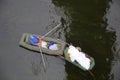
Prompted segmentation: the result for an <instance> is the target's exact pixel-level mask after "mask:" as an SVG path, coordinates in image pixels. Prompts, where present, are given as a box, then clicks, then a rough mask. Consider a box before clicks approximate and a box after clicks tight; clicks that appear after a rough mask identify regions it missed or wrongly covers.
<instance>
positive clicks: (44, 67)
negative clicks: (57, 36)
mask: <svg viewBox="0 0 120 80" xmlns="http://www.w3.org/2000/svg"><path fill="white" fill-rule="evenodd" d="M60 25H61V23H60V24H58V25H57V26H56V27H54V28H53V29H52V30H50V31H49V32H47V33H46V34H44V35H43V36H42V37H41V39H43V38H44V37H45V36H47V35H48V34H50V33H51V32H52V31H53V30H55V29H56V28H58V27H59V26H60ZM38 47H39V50H40V53H41V57H42V62H43V65H44V69H46V65H45V60H44V56H43V54H42V50H41V47H40V46H38Z"/></svg>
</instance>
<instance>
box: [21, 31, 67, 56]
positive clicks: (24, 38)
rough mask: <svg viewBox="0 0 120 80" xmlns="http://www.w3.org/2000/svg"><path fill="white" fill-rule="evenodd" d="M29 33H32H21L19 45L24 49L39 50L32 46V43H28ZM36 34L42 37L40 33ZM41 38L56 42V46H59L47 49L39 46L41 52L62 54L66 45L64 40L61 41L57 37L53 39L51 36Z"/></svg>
mask: <svg viewBox="0 0 120 80" xmlns="http://www.w3.org/2000/svg"><path fill="white" fill-rule="evenodd" d="M30 35H32V34H29V33H24V34H23V35H22V38H21V40H20V42H19V45H20V46H21V47H24V48H26V49H29V50H32V51H36V52H40V50H39V47H38V46H34V45H31V44H30V43H29V37H30ZM37 36H39V37H42V36H41V35H37ZM43 39H44V40H46V41H47V42H50V41H53V42H55V43H57V44H58V46H59V47H60V50H49V49H46V48H41V50H42V52H43V53H45V54H50V55H63V51H64V48H65V45H66V44H65V42H64V41H61V40H58V39H53V38H50V37H44V38H43Z"/></svg>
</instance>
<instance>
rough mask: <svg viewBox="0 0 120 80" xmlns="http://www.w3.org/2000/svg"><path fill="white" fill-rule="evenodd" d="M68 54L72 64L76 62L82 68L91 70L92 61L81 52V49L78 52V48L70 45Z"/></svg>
mask: <svg viewBox="0 0 120 80" xmlns="http://www.w3.org/2000/svg"><path fill="white" fill-rule="evenodd" d="M67 54H68V57H69V58H70V60H71V61H72V62H75V61H76V62H77V63H78V64H80V65H81V66H82V67H84V68H86V69H89V67H90V62H91V60H90V58H88V57H86V54H85V53H83V52H81V49H80V50H78V48H76V47H74V46H72V45H70V46H69V48H68V52H67Z"/></svg>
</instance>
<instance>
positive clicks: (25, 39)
mask: <svg viewBox="0 0 120 80" xmlns="http://www.w3.org/2000/svg"><path fill="white" fill-rule="evenodd" d="M31 35H33V34H29V33H23V35H22V38H21V40H20V42H19V45H20V46H21V47H24V48H26V49H28V50H31V51H35V52H40V50H39V49H40V48H39V47H38V46H34V45H31V44H30V43H29V37H30V36H31ZM37 36H39V37H42V36H41V35H37ZM43 39H44V40H45V41H47V42H50V41H53V42H55V43H57V44H58V46H59V47H60V49H59V50H50V49H47V48H42V47H41V50H42V52H43V53H45V54H49V55H56V56H62V57H63V58H64V59H65V60H66V61H68V62H70V63H72V64H73V65H75V66H77V67H78V68H80V69H82V70H84V71H87V70H91V69H92V68H93V67H94V65H95V61H94V58H92V57H90V60H91V63H90V67H89V69H85V68H84V67H83V66H81V65H80V64H78V63H77V62H72V61H71V59H70V58H69V57H68V56H67V51H68V47H69V46H68V44H67V43H66V42H64V41H62V40H59V39H54V38H50V37H44V38H43Z"/></svg>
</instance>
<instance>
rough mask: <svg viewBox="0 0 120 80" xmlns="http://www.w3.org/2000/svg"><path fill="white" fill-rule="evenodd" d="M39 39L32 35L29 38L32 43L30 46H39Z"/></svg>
mask: <svg viewBox="0 0 120 80" xmlns="http://www.w3.org/2000/svg"><path fill="white" fill-rule="evenodd" d="M39 41H40V40H39V38H38V37H37V36H36V35H31V36H30V37H29V42H30V44H32V45H37V43H39Z"/></svg>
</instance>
